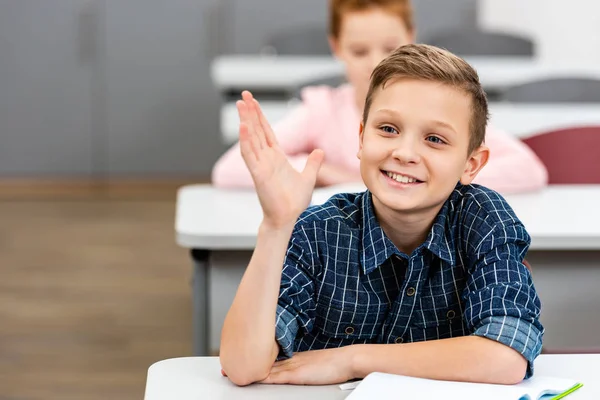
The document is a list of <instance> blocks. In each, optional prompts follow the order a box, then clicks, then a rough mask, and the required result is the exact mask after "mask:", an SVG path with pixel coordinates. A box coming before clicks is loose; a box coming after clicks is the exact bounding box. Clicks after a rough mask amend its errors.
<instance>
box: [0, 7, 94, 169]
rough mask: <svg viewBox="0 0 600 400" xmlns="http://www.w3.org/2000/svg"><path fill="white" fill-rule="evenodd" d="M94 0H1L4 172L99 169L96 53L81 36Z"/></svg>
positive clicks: (0, 148)
mask: <svg viewBox="0 0 600 400" xmlns="http://www.w3.org/2000/svg"><path fill="white" fill-rule="evenodd" d="M87 7H88V5H87V4H86V3H85V2H84V1H82V0H51V1H50V0H2V1H0V177H6V176H10V177H28V176H32V175H34V176H36V177H39V176H57V175H61V176H62V175H68V176H84V177H87V176H90V174H91V173H92V169H93V157H92V142H93V141H92V129H91V120H92V98H93V96H92V82H93V79H92V74H93V67H92V63H93V61H94V60H93V58H94V54H93V48H89V47H88V44H90V43H88V42H86V41H85V40H84V41H82V40H81V39H82V36H85V34H86V32H84V30H83V29H82V22H83V20H85V19H86V18H88V17H86V16H91V14H89V9H88V8H87ZM85 39H89V38H85Z"/></svg>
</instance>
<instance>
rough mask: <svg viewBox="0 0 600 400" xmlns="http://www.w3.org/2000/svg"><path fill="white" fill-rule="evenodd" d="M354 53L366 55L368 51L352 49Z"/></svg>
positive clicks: (360, 55)
mask: <svg viewBox="0 0 600 400" xmlns="http://www.w3.org/2000/svg"><path fill="white" fill-rule="evenodd" d="M352 54H353V55H354V56H355V57H364V56H366V55H367V51H366V50H352Z"/></svg>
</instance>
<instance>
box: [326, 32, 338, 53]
mask: <svg viewBox="0 0 600 400" xmlns="http://www.w3.org/2000/svg"><path fill="white" fill-rule="evenodd" d="M327 40H328V41H329V48H330V49H331V54H333V56H334V57H336V58H338V57H339V54H340V42H339V40H337V39H336V38H335V37H333V36H331V35H329V36H328V37H327Z"/></svg>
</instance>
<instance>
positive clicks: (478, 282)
mask: <svg viewBox="0 0 600 400" xmlns="http://www.w3.org/2000/svg"><path fill="white" fill-rule="evenodd" d="M488 232H490V235H489V236H487V237H486V238H485V239H484V240H483V241H481V242H480V245H479V246H477V248H476V249H475V251H473V252H472V253H471V261H472V264H471V268H472V269H471V273H470V276H469V279H468V281H467V286H466V288H465V292H464V293H463V295H464V298H465V299H466V304H465V310H464V316H465V320H466V322H467V325H468V327H469V330H470V332H472V334H474V335H477V336H481V337H486V338H488V339H491V340H495V341H497V342H499V343H502V344H505V345H506V346H509V347H510V348H512V349H514V350H515V351H517V352H519V353H520V354H521V355H523V357H524V358H525V359H526V360H527V361H528V367H527V372H526V375H525V378H529V377H531V376H532V375H533V362H534V360H535V359H536V357H537V356H538V355H539V354H540V352H541V350H542V338H543V334H544V328H543V326H542V324H541V323H540V313H541V302H540V299H539V297H538V295H537V292H536V290H535V287H534V285H533V281H532V278H531V273H530V272H529V270H528V268H527V267H526V266H525V265H524V264H523V256H524V255H525V254H526V252H527V249H528V246H529V236H528V234H527V233H526V231H525V230H524V228H523V227H522V225H521V224H515V225H510V224H501V225H498V226H496V227H495V228H494V229H491V230H490V231H488Z"/></svg>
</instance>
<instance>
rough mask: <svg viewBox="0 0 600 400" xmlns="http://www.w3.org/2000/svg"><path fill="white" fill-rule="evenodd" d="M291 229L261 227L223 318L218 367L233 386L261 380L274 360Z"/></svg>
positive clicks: (287, 227) (289, 227) (288, 227)
mask: <svg viewBox="0 0 600 400" xmlns="http://www.w3.org/2000/svg"><path fill="white" fill-rule="evenodd" d="M292 229H293V224H292V225H291V226H286V227H278V228H271V227H267V226H265V225H264V224H263V225H261V227H260V229H259V234H258V238H257V243H256V248H255V250H254V253H253V254H252V259H251V260H250V263H249V265H248V267H247V269H246V272H245V273H244V276H243V278H242V281H241V283H240V285H239V288H238V290H237V293H236V295H235V298H234V300H233V303H232V305H231V308H230V309H229V312H228V313H227V316H226V318H225V322H224V324H223V330H222V333H221V349H220V358H221V366H222V367H223V369H224V370H225V372H226V373H227V374H228V376H229V378H230V379H231V380H232V381H233V382H235V383H237V384H241V385H243V384H249V383H252V382H254V381H257V380H260V379H263V378H265V377H266V374H268V372H269V371H270V368H271V366H272V364H273V362H274V361H275V358H276V357H277V353H278V351H277V350H278V346H277V344H276V342H275V316H276V311H277V299H278V297H279V287H280V283H281V270H282V266H283V259H284V256H285V252H286V249H287V246H288V242H289V239H290V236H291V232H292ZM262 375H265V376H262Z"/></svg>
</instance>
